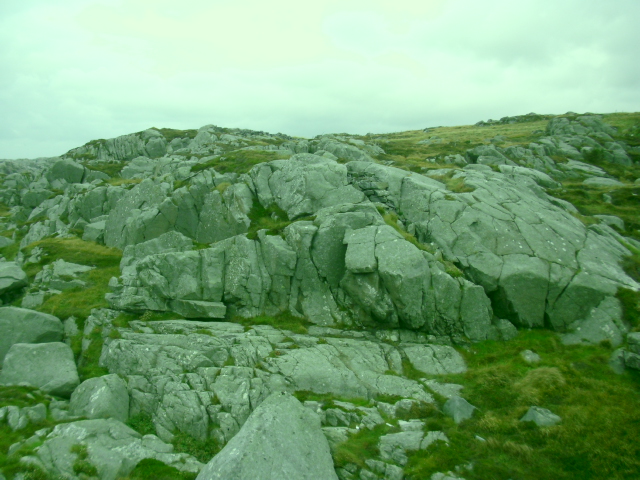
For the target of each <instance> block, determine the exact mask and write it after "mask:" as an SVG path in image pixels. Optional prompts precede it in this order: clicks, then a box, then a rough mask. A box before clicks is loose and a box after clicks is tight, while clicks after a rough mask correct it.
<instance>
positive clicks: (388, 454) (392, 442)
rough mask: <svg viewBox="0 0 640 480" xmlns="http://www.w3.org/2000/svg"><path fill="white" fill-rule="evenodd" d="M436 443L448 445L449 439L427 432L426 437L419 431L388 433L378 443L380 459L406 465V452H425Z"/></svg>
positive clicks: (442, 435)
mask: <svg viewBox="0 0 640 480" xmlns="http://www.w3.org/2000/svg"><path fill="white" fill-rule="evenodd" d="M436 441H443V442H446V443H449V439H448V438H447V436H446V435H445V434H444V433H442V432H428V433H427V434H426V435H425V433H424V432H423V431H420V430H409V431H406V432H399V433H388V434H386V435H382V436H381V437H380V440H379V442H378V448H379V449H380V458H381V459H382V460H386V461H391V462H394V463H397V464H399V465H406V464H407V461H408V457H407V451H417V450H426V449H427V448H428V447H429V446H430V445H431V444H433V443H434V442H436Z"/></svg>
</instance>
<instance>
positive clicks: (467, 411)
mask: <svg viewBox="0 0 640 480" xmlns="http://www.w3.org/2000/svg"><path fill="white" fill-rule="evenodd" d="M442 410H443V411H444V413H446V414H447V415H449V416H450V417H451V418H453V421H454V422H456V423H460V422H462V421H464V420H467V419H469V418H471V417H472V416H473V412H474V411H475V410H477V408H476V407H474V406H473V405H471V404H470V403H469V402H467V401H466V400H465V399H464V398H462V397H458V396H453V397H451V398H450V399H449V400H447V401H446V402H445V404H444V407H443V408H442Z"/></svg>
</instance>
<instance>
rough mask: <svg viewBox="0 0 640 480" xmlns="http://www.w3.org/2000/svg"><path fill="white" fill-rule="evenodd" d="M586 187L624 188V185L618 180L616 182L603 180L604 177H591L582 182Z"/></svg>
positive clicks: (610, 179)
mask: <svg viewBox="0 0 640 480" xmlns="http://www.w3.org/2000/svg"><path fill="white" fill-rule="evenodd" d="M582 183H583V184H584V185H589V186H592V187H622V186H624V183H622V182H619V181H618V180H614V179H612V178H603V177H591V178H587V179H586V180H584V181H583V182H582Z"/></svg>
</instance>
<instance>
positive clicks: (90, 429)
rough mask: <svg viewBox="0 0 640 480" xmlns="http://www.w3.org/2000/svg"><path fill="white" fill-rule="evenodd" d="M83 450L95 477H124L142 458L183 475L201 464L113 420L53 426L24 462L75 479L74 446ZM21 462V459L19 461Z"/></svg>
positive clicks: (152, 436) (159, 441)
mask: <svg viewBox="0 0 640 480" xmlns="http://www.w3.org/2000/svg"><path fill="white" fill-rule="evenodd" d="M74 446H80V447H81V448H84V449H86V452H87V455H86V458H85V459H84V461H86V462H88V463H89V464H90V465H93V466H94V467H95V468H96V470H97V472H98V477H99V478H100V479H104V480H115V479H116V478H122V477H126V476H127V475H128V474H129V473H130V472H131V471H132V470H133V469H134V468H135V466H136V465H137V464H138V463H139V462H140V461H141V460H143V459H145V458H151V459H155V460H158V461H160V462H163V463H165V464H167V465H169V466H171V467H174V468H176V469H178V470H180V471H183V472H191V473H197V472H198V471H199V470H200V468H202V464H201V463H200V462H198V461H197V460H196V459H195V458H193V457H191V456H190V455H187V454H184V453H171V452H172V451H173V446H172V445H168V444H165V443H164V442H162V441H161V440H160V439H159V438H158V437H156V436H155V435H145V436H142V435H140V434H139V433H138V432H136V431H134V430H132V429H131V428H129V427H127V426H126V425H125V424H123V423H121V422H119V421H118V420H115V419H112V418H111V419H96V420H81V421H77V422H69V423H62V424H59V425H57V426H56V427H55V428H54V429H53V431H52V432H51V433H50V434H49V435H47V437H46V439H45V441H44V443H43V444H42V445H41V446H40V447H37V448H36V450H35V455H34V456H31V457H26V458H27V462H28V463H33V464H35V465H36V466H39V467H41V468H42V469H43V470H45V471H46V472H48V473H49V474H51V475H60V476H63V477H64V478H77V477H76V474H75V471H74V464H75V463H76V462H77V461H78V460H80V454H79V453H78V450H77V447H76V448H74ZM23 461H24V458H23Z"/></svg>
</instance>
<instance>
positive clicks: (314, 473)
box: [197, 393, 338, 480]
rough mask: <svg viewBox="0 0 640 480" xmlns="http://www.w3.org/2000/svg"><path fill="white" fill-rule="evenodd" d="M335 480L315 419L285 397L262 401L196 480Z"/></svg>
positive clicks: (322, 436)
mask: <svg viewBox="0 0 640 480" xmlns="http://www.w3.org/2000/svg"><path fill="white" fill-rule="evenodd" d="M282 478H296V479H300V480H305V479H309V480H311V479H314V480H315V479H317V478H322V479H327V480H332V479H336V480H337V478H338V476H337V475H336V473H335V471H334V469H333V459H332V458H331V454H330V453H329V444H328V443H327V439H326V438H325V437H324V435H323V433H322V430H321V428H320V418H318V416H317V415H316V414H315V413H313V412H312V411H311V410H309V409H307V408H305V407H304V406H303V405H302V404H301V403H300V402H299V401H298V400H296V399H295V398H294V397H292V396H291V395H288V394H286V393H274V394H272V395H270V396H269V397H267V398H266V399H265V400H264V401H263V402H262V403H261V404H260V406H259V407H258V408H256V409H255V410H254V411H253V413H252V414H251V415H250V416H249V418H248V419H247V422H246V423H245V424H244V426H243V427H242V428H241V429H240V431H239V432H238V434H237V435H236V436H235V437H233V439H232V440H231V441H230V442H229V443H228V444H227V445H226V446H225V448H224V449H223V450H222V451H221V452H220V453H218V454H217V455H216V456H215V457H214V458H213V460H211V461H210V462H209V463H208V464H207V465H206V466H205V467H204V468H203V469H202V471H201V472H200V474H199V475H198V478H197V480H214V479H220V480H223V479H224V480H276V479H277V480H280V479H282Z"/></svg>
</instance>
